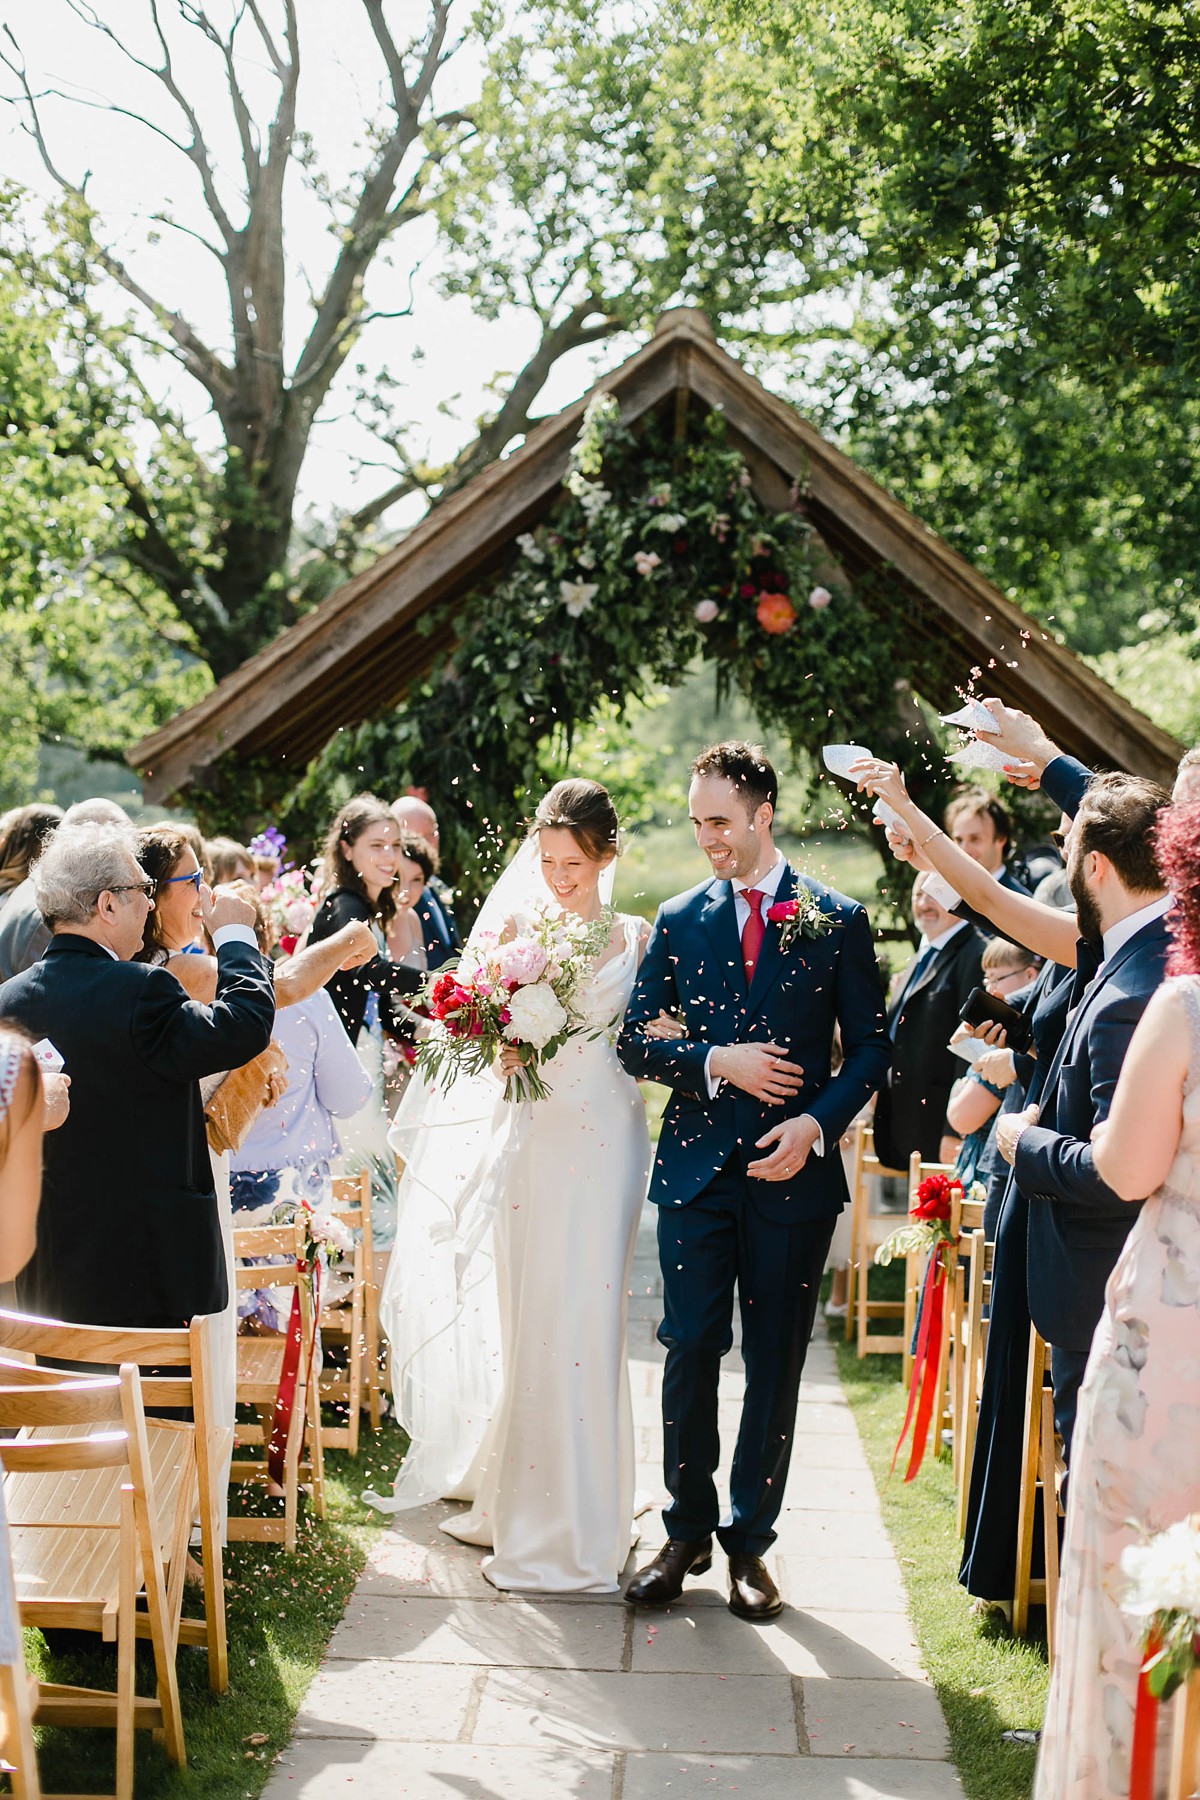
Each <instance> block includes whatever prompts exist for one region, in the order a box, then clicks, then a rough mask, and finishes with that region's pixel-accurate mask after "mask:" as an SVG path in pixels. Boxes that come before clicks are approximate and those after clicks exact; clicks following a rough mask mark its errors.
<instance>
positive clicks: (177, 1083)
mask: <svg viewBox="0 0 1200 1800" xmlns="http://www.w3.org/2000/svg"><path fill="white" fill-rule="evenodd" d="M135 847H136V840H135V838H134V835H133V832H132V830H131V829H130V828H129V827H128V826H125V827H120V826H109V825H81V826H78V827H75V828H73V829H71V830H69V831H63V830H61V829H60V830H59V832H58V833H57V834H56V835H55V838H54V840H53V841H52V843H51V844H50V846H49V847H48V849H47V850H46V851H45V853H44V855H43V856H42V857H41V859H40V861H39V862H38V863H37V864H36V865H35V868H34V871H33V879H34V882H35V884H36V889H37V895H38V901H39V904H40V906H41V909H42V914H43V917H44V918H45V920H46V923H47V924H48V925H49V926H50V929H51V931H52V933H53V935H52V937H51V940H50V945H49V948H48V949H47V951H46V954H45V956H44V957H43V958H42V960H41V961H40V962H38V963H35V964H34V966H33V967H32V968H30V969H27V970H25V972H24V973H23V974H21V975H17V976H14V977H13V979H12V980H11V981H7V982H5V983H4V985H3V987H0V1016H2V1017H5V1018H10V1019H14V1020H16V1022H17V1023H18V1024H20V1025H22V1026H23V1027H24V1028H25V1030H26V1031H28V1032H29V1034H30V1036H31V1037H33V1038H35V1039H41V1038H48V1039H49V1040H50V1042H51V1043H52V1044H53V1045H54V1047H55V1048H56V1049H57V1050H58V1052H59V1054H60V1055H61V1056H62V1058H63V1060H64V1068H65V1073H66V1074H68V1075H69V1076H70V1077H71V1110H70V1113H69V1116H68V1118H67V1120H66V1122H65V1124H64V1125H63V1126H62V1128H61V1129H60V1130H58V1131H56V1132H55V1133H54V1134H53V1136H52V1137H49V1138H47V1140H46V1148H45V1158H46V1163H45V1178H44V1182H43V1188H42V1205H41V1212H40V1215H39V1220H38V1247H37V1251H36V1254H35V1255H34V1258H33V1261H32V1262H31V1263H30V1264H29V1266H28V1268H27V1269H26V1270H25V1272H24V1273H23V1275H22V1276H21V1278H20V1281H19V1284H18V1295H19V1299H20V1303H21V1305H22V1307H23V1308H24V1309H25V1310H26V1311H29V1312H36V1313H40V1314H42V1315H44V1316H46V1317H50V1318H57V1319H67V1320H70V1321H73V1322H76V1323H81V1324H88V1325H113V1326H117V1327H144V1328H147V1329H154V1328H156V1327H164V1326H165V1327H171V1326H179V1325H184V1324H186V1323H187V1322H188V1320H189V1319H190V1318H192V1316H193V1315H194V1314H196V1313H214V1312H220V1311H221V1309H222V1308H223V1307H224V1306H225V1304H226V1301H227V1298H228V1284H227V1281H226V1275H225V1258H224V1253H223V1250H222V1244H221V1230H220V1223H219V1219H218V1215H217V1200H216V1194H215V1192H214V1189H213V1178H212V1165H211V1163H210V1161H209V1154H208V1143H207V1140H206V1137H205V1130H204V1113H203V1108H202V1106H201V1101H200V1088H199V1080H200V1077H201V1076H203V1075H211V1074H215V1073H216V1072H217V1071H219V1070H222V1069H235V1068H239V1067H240V1066H241V1065H242V1064H243V1063H246V1062H249V1061H250V1059H251V1058H252V1057H255V1056H257V1055H258V1054H259V1052H260V1051H261V1050H264V1049H265V1048H266V1046H267V1044H268V1043H269V1042H270V1037H271V1025H272V1022H273V1020H274V1017H275V995H274V986H273V983H272V980H271V965H270V962H269V961H268V959H267V958H266V957H264V956H263V955H262V954H261V953H260V951H259V949H258V946H257V943H256V941H255V936H254V909H253V907H251V906H250V905H249V904H248V903H247V902H245V901H243V900H239V899H238V898H237V897H236V895H233V894H225V893H222V892H220V891H218V893H217V894H216V895H215V896H213V895H211V894H209V892H208V890H207V889H202V890H201V897H202V904H203V909H204V915H205V923H206V925H207V926H208V929H209V931H210V933H211V934H212V938H213V942H214V944H215V945H216V951H217V992H216V998H215V1000H214V1001H213V1003H212V1005H211V1006H202V1005H200V1004H199V1003H198V1002H196V1001H193V1000H189V999H188V997H187V995H186V994H185V992H184V990H183V988H181V987H180V985H179V983H178V982H177V981H176V979H175V977H174V976H173V975H168V974H167V972H166V970H165V969H161V968H155V967H153V966H151V965H150V964H148V963H140V962H136V963H135V962H131V961H130V960H129V958H130V957H132V956H133V955H134V953H135V952H136V951H137V950H139V949H140V948H141V943H142V932H143V928H144V926H145V922H146V915H147V913H148V912H149V910H150V904H151V899H152V896H153V891H154V889H153V883H152V882H149V881H148V880H147V878H146V874H145V871H144V870H143V869H142V867H141V865H140V864H139V862H138V860H137V857H136V855H135V853H134V852H135Z"/></svg>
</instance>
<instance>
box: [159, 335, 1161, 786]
mask: <svg viewBox="0 0 1200 1800" xmlns="http://www.w3.org/2000/svg"><path fill="white" fill-rule="evenodd" d="M598 385H599V386H600V387H601V388H603V389H606V390H607V391H608V392H610V393H612V394H614V395H615V396H616V398H617V400H618V401H619V403H620V407H621V414H622V417H623V419H624V420H625V421H626V422H636V420H637V419H639V418H641V417H644V416H645V415H646V414H647V413H648V412H650V411H652V410H654V409H655V408H658V407H663V406H668V405H671V404H672V403H673V404H675V405H676V406H685V407H686V406H687V405H688V404H689V402H690V401H691V400H692V399H693V398H694V400H695V401H697V402H699V403H700V404H701V405H703V406H705V407H720V408H722V409H723V411H724V413H725V415H726V418H727V421H728V426H729V431H730V437H731V440H732V441H733V442H734V443H735V444H737V445H738V447H739V448H740V449H741V450H742V451H743V453H744V455H745V457H746V460H747V463H748V466H749V468H750V472H751V475H752V478H753V484H754V488H755V490H756V491H757V493H758V494H759V496H760V498H761V499H762V501H763V502H764V504H766V505H769V506H773V507H781V506H783V505H784V504H786V497H787V494H788V491H789V489H790V488H791V485H792V483H793V481H794V480H795V479H796V478H797V476H799V477H800V478H801V481H802V483H803V486H804V490H805V504H806V508H807V511H808V513H809V516H810V517H811V519H812V521H813V524H814V526H815V528H816V530H817V531H818V533H819V534H820V536H821V537H822V538H823V540H824V541H825V543H826V544H827V545H828V547H829V549H830V551H831V553H832V555H833V556H834V557H835V558H836V559H837V560H838V562H839V563H840V564H841V566H842V567H843V568H844V569H845V571H846V573H847V575H848V576H849V578H850V579H851V580H853V579H854V576H855V574H856V573H861V572H863V571H865V570H869V569H880V568H888V569H889V570H890V573H891V574H892V576H893V578H895V577H899V579H900V580H901V581H902V582H903V584H904V585H905V587H906V589H907V590H908V592H909V595H910V598H911V602H912V625H913V629H914V630H916V631H920V632H922V633H928V634H930V635H933V636H936V637H937V638H938V639H939V640H940V641H941V643H942V645H943V647H946V646H949V647H950V648H951V649H952V650H953V651H954V653H955V654H956V655H957V657H958V659H959V661H960V664H961V668H962V671H963V676H964V678H965V676H966V674H967V671H968V670H969V669H971V668H972V667H975V666H978V667H981V668H983V669H985V670H986V671H987V674H986V677H985V680H984V683H983V688H984V691H985V692H995V693H996V694H998V695H999V696H1000V697H1001V698H1002V699H1003V700H1004V701H1005V702H1006V703H1007V704H1009V705H1013V706H1019V707H1022V708H1023V709H1025V710H1026V711H1028V712H1031V713H1033V714H1034V715H1035V717H1037V718H1038V719H1039V720H1041V722H1042V724H1043V725H1044V726H1045V728H1046V729H1047V731H1048V732H1049V733H1050V735H1051V736H1052V737H1053V738H1054V739H1055V741H1056V742H1057V743H1059V744H1061V745H1062V747H1063V748H1064V749H1065V750H1068V751H1070V752H1071V753H1072V754H1074V755H1076V756H1078V757H1080V758H1081V759H1082V760H1083V761H1084V762H1087V763H1089V764H1092V765H1095V766H1116V767H1120V768H1125V769H1130V770H1133V771H1136V772H1137V773H1139V774H1143V775H1149V776H1152V777H1154V778H1156V779H1157V780H1160V781H1163V782H1166V783H1168V784H1169V782H1170V780H1171V778H1172V776H1173V772H1174V767H1175V763H1176V762H1177V760H1178V757H1179V754H1180V746H1179V745H1178V744H1176V743H1175V741H1174V739H1172V738H1171V737H1170V736H1169V735H1168V734H1167V733H1166V732H1164V731H1162V730H1160V729H1159V728H1158V726H1156V725H1154V724H1152V722H1151V721H1150V720H1149V719H1147V718H1146V717H1145V715H1144V714H1142V713H1140V712H1138V710H1137V709H1136V708H1135V707H1133V706H1131V705H1130V704H1129V703H1128V702H1127V701H1126V700H1123V699H1122V698H1121V696H1120V695H1119V694H1118V693H1116V692H1115V690H1114V689H1113V688H1111V687H1109V686H1108V684H1107V683H1106V682H1104V681H1102V680H1101V679H1100V677H1099V676H1098V675H1096V674H1095V673H1094V672H1093V671H1092V670H1091V669H1089V668H1088V667H1087V665H1086V664H1084V663H1082V662H1081V661H1080V660H1079V658H1078V657H1076V656H1075V655H1074V654H1073V653H1072V652H1071V651H1070V650H1067V649H1065V648H1064V647H1063V646H1062V645H1061V644H1058V643H1055V642H1054V641H1053V640H1052V639H1051V638H1050V637H1048V636H1047V635H1044V634H1043V631H1042V628H1041V626H1040V625H1039V623H1038V622H1037V621H1036V620H1035V619H1033V618H1031V617H1030V616H1029V615H1028V614H1026V613H1024V612H1022V611H1021V609H1020V608H1019V607H1018V606H1016V605H1014V603H1013V602H1012V601H1011V600H1009V599H1008V598H1007V597H1006V596H1005V595H1004V594H1002V593H1001V592H1000V590H999V589H998V588H997V587H995V586H993V584H992V583H991V582H990V581H987V580H986V579H985V578H984V576H982V575H981V574H980V573H979V571H978V570H977V569H974V568H972V566H971V565H970V563H968V562H967V561H966V560H965V559H964V558H963V557H961V556H959V555H958V553H957V552H956V551H954V550H952V549H951V548H950V546H949V545H948V544H946V543H944V542H943V540H942V539H941V538H940V537H938V535H937V534H936V532H934V531H931V530H930V529H929V527H928V526H927V525H924V524H922V523H921V521H920V520H919V519H918V518H916V517H914V515H913V514H912V513H911V512H909V511H908V510H907V509H906V508H905V507H903V506H901V505H900V503H899V502H898V501H897V500H895V499H893V497H892V496H891V495H890V494H889V493H887V492H886V491H885V490H884V489H883V488H882V487H880V485H879V484H878V482H876V481H873V480H872V479H871V477H870V476H869V475H867V474H865V473H864V472H863V470H862V469H860V468H858V467H856V465H855V464H854V463H853V462H852V461H851V460H850V458H849V457H848V456H846V455H845V454H844V452H842V451H841V450H839V449H837V448H836V446H835V445H833V444H831V443H830V442H828V440H827V439H825V438H824V437H822V436H821V434H820V432H818V431H817V430H816V429H815V428H814V427H813V426H811V425H809V424H808V423H807V422H806V421H805V420H804V419H802V418H800V417H799V416H798V415H797V414H796V413H795V412H794V411H793V410H792V408H791V407H790V406H788V405H786V404H785V402H784V401H782V400H780V399H777V398H776V397H775V396H774V395H773V394H769V393H768V392H767V391H766V389H765V388H763V387H762V386H761V384H760V383H759V382H757V381H756V380H755V379H754V378H753V377H752V376H750V375H748V374H747V373H746V372H745V370H743V369H742V368H741V367H740V366H739V364H738V363H737V362H736V361H735V360H734V359H733V358H732V357H731V356H729V355H727V354H726V352H725V351H723V350H722V349H721V348H720V347H719V346H718V345H717V343H716V341H715V339H714V337H713V333H712V328H711V326H710V324H709V322H708V320H707V319H706V318H705V317H704V315H703V314H702V313H699V312H697V311H695V310H694V309H692V308H684V307H681V308H678V309H676V310H674V311H672V312H669V313H665V314H664V315H663V317H662V318H661V319H660V321H659V324H658V328H657V330H656V332H655V335H654V337H653V338H652V339H651V341H650V342H649V343H648V344H647V345H646V346H645V347H644V348H643V349H642V350H640V351H638V352H637V354H636V355H634V356H632V357H630V359H629V360H628V361H627V362H626V363H624V364H622V366H621V367H620V368H619V369H616V370H615V371H613V372H612V373H611V374H609V375H605V376H604V377H603V378H602V380H601V381H600V383H599V384H598ZM587 398H588V397H587V396H584V398H583V399H581V400H578V401H577V402H576V403H575V404H574V405H573V406H569V407H567V408H566V409H565V410H564V411H563V412H561V413H559V414H558V415H557V416H556V417H554V418H552V419H548V420H546V421H545V422H544V423H543V424H541V425H540V426H538V428H537V429H536V430H535V431H533V432H532V433H531V434H530V436H529V437H528V439H527V440H526V442H525V443H524V444H523V445H522V447H521V448H520V449H519V450H517V451H515V452H514V453H513V454H512V455H511V456H510V457H508V458H506V459H505V460H504V461H503V462H497V463H493V464H492V465H491V467H490V468H487V469H485V470H484V471H483V472H482V474H480V475H477V476H476V477H475V479H474V480H473V481H471V482H469V483H467V485H466V486H465V487H463V488H460V489H459V491H458V492H457V493H455V494H452V495H451V496H450V497H449V498H448V499H447V500H445V501H444V502H443V503H442V504H441V505H440V506H437V507H435V508H434V509H433V510H432V511H431V512H430V513H429V514H428V516H427V517H426V518H425V519H424V520H422V522H421V523H420V525H418V526H417V527H416V529H415V530H413V531H412V532H411V533H410V534H409V535H408V536H407V537H406V538H405V539H404V540H403V541H402V542H401V543H399V544H398V545H396V547H395V548H394V549H392V550H390V551H388V552H386V553H385V554H384V555H382V556H380V557H379V559H378V560H377V561H376V562H375V563H373V564H372V566H371V567H370V568H369V569H366V570H364V571H363V573H362V574H360V575H357V576H355V577H354V578H353V579H352V580H350V581H348V582H346V584H345V585H344V586H343V587H341V588H339V589H337V591H336V592H335V593H333V594H331V595H330V596H329V597H328V599H326V600H325V601H323V602H322V603H321V605H320V606H318V607H317V608H316V609H315V610H314V611H313V612H311V613H309V614H307V615H306V616H305V617H304V618H302V619H301V620H299V622H298V623H297V624H295V625H293V626H291V627H290V628H289V629H288V630H287V631H285V632H283V633H282V634H281V635H280V636H279V637H278V638H276V640H275V641H274V643H271V644H268V645H267V646H266V647H265V649H263V650H260V651H259V652H258V653H257V654H256V655H255V656H252V657H250V659H249V660H248V661H247V662H245V663H243V665H242V667H241V668H240V669H237V670H236V671H235V672H234V673H233V674H232V675H229V676H227V677H226V678H225V679H224V680H223V681H221V682H220V683H219V684H218V685H217V686H216V687H215V688H214V689H213V691H212V692H211V693H210V694H208V695H206V696H205V698H204V699H203V700H201V701H199V702H197V704H196V705H194V706H191V707H189V708H188V709H187V710H186V711H185V712H182V713H180V714H179V715H178V716H177V717H176V718H175V719H173V720H172V721H171V722H170V724H168V725H165V726H163V727H162V728H161V729H160V730H159V731H156V732H154V733H153V734H152V735H151V736H149V737H147V738H144V739H143V740H142V742H141V743H139V744H138V745H137V746H136V747H135V748H134V749H133V750H132V751H130V753H129V761H130V762H131V763H132V765H133V767H134V768H135V769H137V770H138V771H139V773H140V774H141V776H142V782H143V788H144V791H145V794H146V798H147V799H148V800H162V799H164V798H166V797H167V796H169V795H171V794H173V793H177V792H179V791H181V790H183V789H185V788H186V787H187V786H188V784H189V782H190V781H191V780H192V779H193V777H194V776H195V775H196V774H197V772H198V771H199V770H201V769H202V768H204V767H205V766H206V765H207V764H208V763H210V762H212V761H213V760H214V759H215V758H216V757H218V756H220V755H221V754H222V753H223V752H226V751H233V752H235V753H237V752H240V753H242V754H243V755H247V756H249V755H265V756H268V757H280V758H286V760H287V761H288V762H289V763H292V764H294V765H297V766H298V767H299V768H302V767H303V766H304V764H305V763H307V762H308V761H309V760H310V759H311V758H312V757H313V756H315V755H316V753H317V752H318V751H319V750H320V749H321V748H322V747H323V746H324V745H325V744H326V743H327V742H328V740H329V739H330V738H331V737H332V736H333V734H334V733H335V732H336V731H337V730H338V729H339V727H343V726H351V725H356V724H358V723H359V722H361V721H362V720H363V719H366V718H369V717H371V716H373V715H375V714H378V713H381V712H383V711H385V710H386V709H388V708H390V707H394V706H396V705H398V704H399V703H400V702H401V701H402V700H403V699H404V696H405V694H406V693H407V692H408V690H409V688H410V687H411V686H412V685H413V683H415V682H418V681H420V680H421V679H422V678H423V677H424V675H425V674H426V673H427V672H428V670H429V669H430V668H431V666H432V665H433V663H434V662H435V661H436V660H437V658H438V657H439V656H440V655H441V654H442V653H443V652H445V651H447V650H449V649H450V648H451V647H452V645H453V643H454V628H453V623H452V622H448V623H444V624H440V625H438V626H437V627H435V628H434V629H433V630H432V631H431V630H429V628H428V624H427V623H426V625H425V627H424V628H422V619H423V615H424V614H425V613H427V612H428V611H429V609H430V607H432V606H434V605H436V604H438V603H439V602H442V601H444V600H447V599H449V600H451V601H452V600H453V599H454V598H455V597H456V596H458V595H464V596H465V595H466V594H468V593H469V592H470V591H471V590H472V589H474V588H475V587H477V586H478V585H479V583H480V581H481V580H483V579H484V578H486V576H487V575H488V574H489V573H490V572H491V571H492V570H494V569H496V568H497V567H498V565H499V564H500V562H501V561H502V559H503V558H504V556H505V554H506V552H507V550H508V547H509V545H510V544H511V542H512V540H513V538H514V537H515V536H516V535H517V534H518V533H519V532H522V531H526V530H528V529H529V528H530V527H531V526H532V525H533V524H534V523H535V522H536V521H537V519H538V518H539V517H540V516H541V515H542V514H543V513H544V512H545V511H546V510H547V508H548V507H550V506H551V505H552V504H553V503H554V501H555V499H556V498H557V496H558V494H559V491H560V485H561V482H562V479H563V476H564V474H565V473H566V469H567V459H568V457H569V455H570V452H571V448H572V446H573V444H574V442H575V439H576V437H577V436H578V432H579V427H580V423H581V420H582V417H583V412H584V408H585V406H586V404H587Z"/></svg>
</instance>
